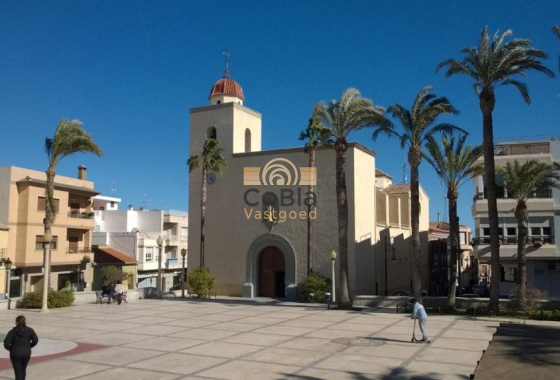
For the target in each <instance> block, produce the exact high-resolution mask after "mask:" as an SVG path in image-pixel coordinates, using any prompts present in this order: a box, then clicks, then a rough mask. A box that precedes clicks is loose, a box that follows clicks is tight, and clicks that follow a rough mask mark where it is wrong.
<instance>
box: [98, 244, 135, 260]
mask: <svg viewBox="0 0 560 380" xmlns="http://www.w3.org/2000/svg"><path fill="white" fill-rule="evenodd" d="M93 255H94V256H93V261H94V262H95V263H97V264H138V261H136V259H135V258H134V257H132V256H129V255H127V254H125V253H122V252H119V251H117V250H116V249H114V248H111V247H108V246H105V245H100V246H94V247H93Z"/></svg>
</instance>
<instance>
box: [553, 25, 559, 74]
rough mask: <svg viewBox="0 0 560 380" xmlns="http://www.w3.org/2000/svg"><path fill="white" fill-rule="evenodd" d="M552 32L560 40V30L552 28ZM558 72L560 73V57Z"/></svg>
mask: <svg viewBox="0 0 560 380" xmlns="http://www.w3.org/2000/svg"><path fill="white" fill-rule="evenodd" d="M552 31H553V32H554V34H556V37H558V39H559V40H560V28H559V27H557V26H553V27H552ZM558 72H560V55H558Z"/></svg>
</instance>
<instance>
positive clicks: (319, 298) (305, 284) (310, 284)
mask: <svg viewBox="0 0 560 380" xmlns="http://www.w3.org/2000/svg"><path fill="white" fill-rule="evenodd" d="M298 289H299V295H298V299H299V301H300V302H318V303H323V302H326V300H327V297H326V296H325V293H328V292H330V290H331V280H330V279H329V278H327V277H325V276H323V275H322V274H320V273H317V272H311V273H310V274H309V276H307V278H306V279H305V280H303V281H302V282H300V283H299V285H298ZM311 293H313V294H314V297H313V299H311V295H310V294H311Z"/></svg>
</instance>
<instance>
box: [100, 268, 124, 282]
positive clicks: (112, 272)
mask: <svg viewBox="0 0 560 380" xmlns="http://www.w3.org/2000/svg"><path fill="white" fill-rule="evenodd" d="M101 278H102V279H103V280H102V285H109V284H111V283H113V284H116V283H117V282H119V281H124V280H126V279H127V278H128V274H127V273H124V272H123V271H122V270H120V269H119V268H117V267H116V266H114V265H109V266H106V267H103V268H102V269H101Z"/></svg>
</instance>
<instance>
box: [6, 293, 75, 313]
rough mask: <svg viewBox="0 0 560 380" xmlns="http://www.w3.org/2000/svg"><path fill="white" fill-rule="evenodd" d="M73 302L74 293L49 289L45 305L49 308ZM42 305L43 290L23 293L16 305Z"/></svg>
mask: <svg viewBox="0 0 560 380" xmlns="http://www.w3.org/2000/svg"><path fill="white" fill-rule="evenodd" d="M73 302H74V293H72V292H71V291H70V290H52V289H49V293H48V296H47V305H48V307H49V309H56V308H59V307H67V306H71V305H72V303H73ZM42 305H43V292H42V291H37V292H27V293H25V294H24V295H23V298H22V299H21V302H19V303H18V305H17V307H19V308H23V309H40V308H41V306H42Z"/></svg>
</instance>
